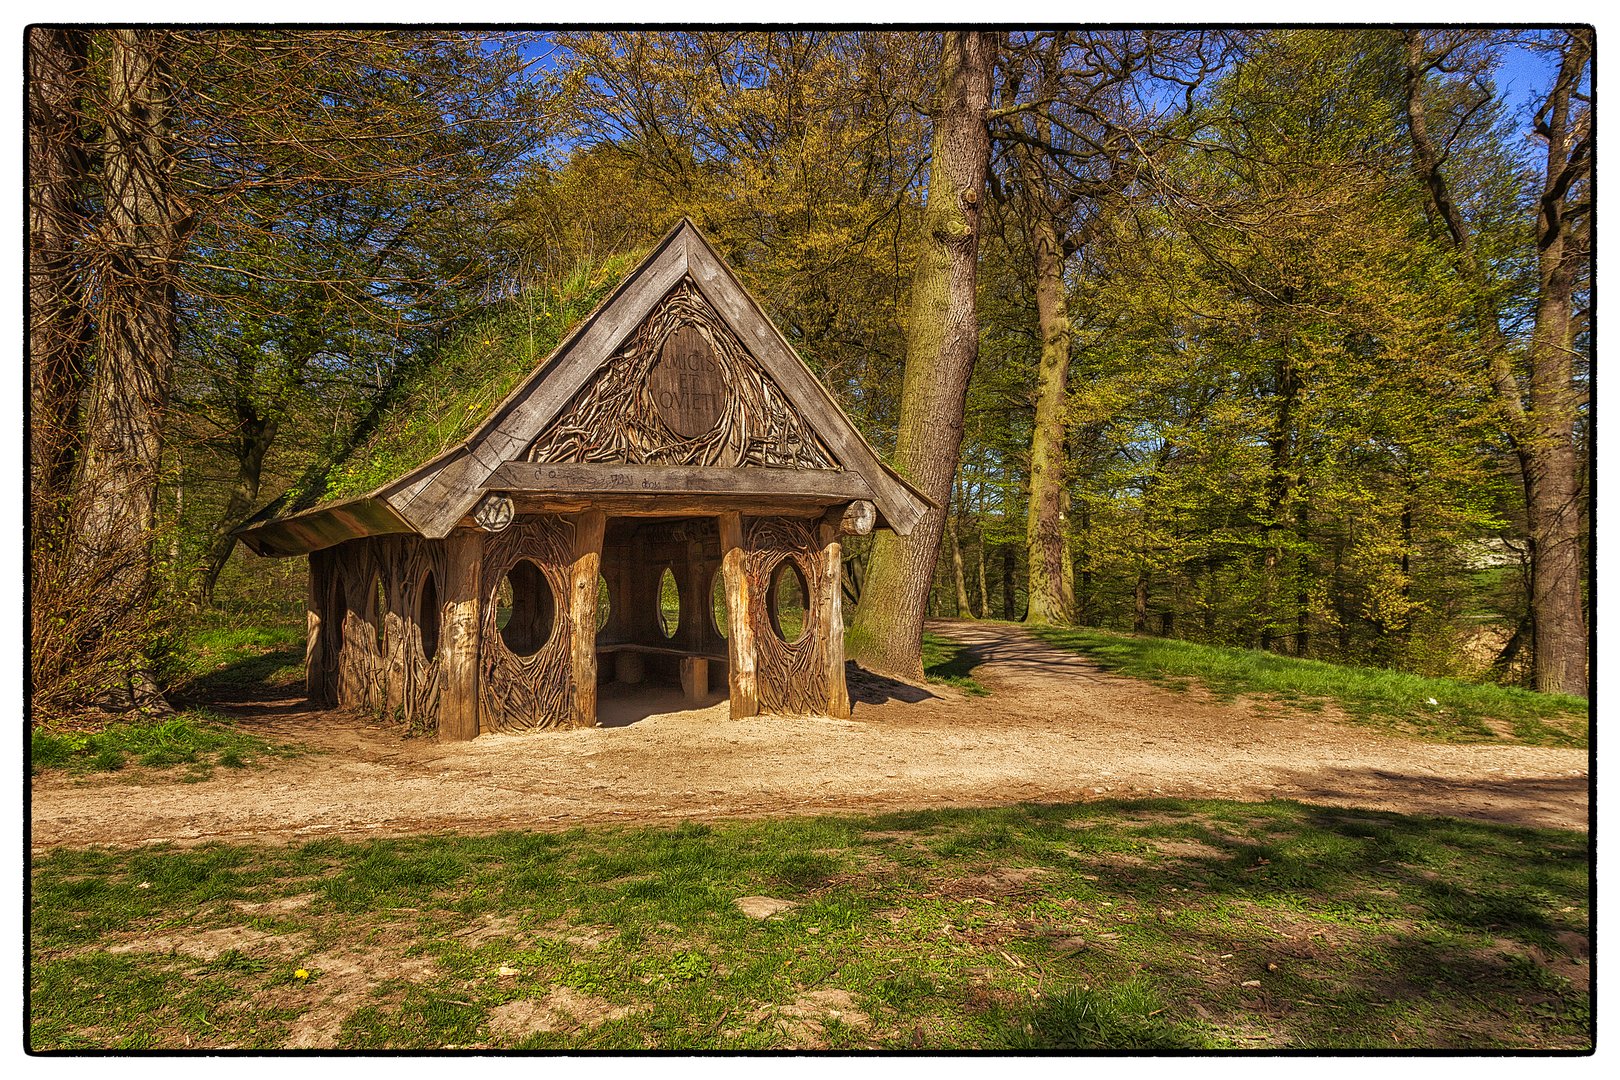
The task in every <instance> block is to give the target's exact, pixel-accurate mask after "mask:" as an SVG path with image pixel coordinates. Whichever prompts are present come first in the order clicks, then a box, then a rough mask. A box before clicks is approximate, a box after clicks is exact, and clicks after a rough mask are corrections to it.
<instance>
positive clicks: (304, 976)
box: [293, 968, 309, 979]
mask: <svg viewBox="0 0 1620 1080" xmlns="http://www.w3.org/2000/svg"><path fill="white" fill-rule="evenodd" d="M293 978H295V979H307V978H309V972H307V971H305V970H304V969H303V968H299V969H298V970H297V971H295V972H293Z"/></svg>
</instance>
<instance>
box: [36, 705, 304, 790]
mask: <svg viewBox="0 0 1620 1080" xmlns="http://www.w3.org/2000/svg"><path fill="white" fill-rule="evenodd" d="M296 753H298V749H297V748H296V747H291V746H286V745H281V744H277V743H272V742H268V741H266V740H264V739H260V738H256V737H254V736H252V735H248V734H245V733H244V732H242V731H240V730H238V729H237V728H236V727H235V726H234V725H233V724H232V723H231V721H230V720H228V719H226V718H225V717H223V716H219V715H218V714H215V713H210V712H208V711H206V710H202V709H192V710H188V711H185V712H180V713H176V714H174V715H172V716H167V717H163V718H161V719H155V720H150V719H149V720H139V721H134V722H128V723H113V724H108V725H107V726H106V727H104V728H102V729H101V730H99V731H93V732H83V731H61V730H53V729H50V728H44V727H36V728H34V729H33V730H32V731H31V732H30V733H29V746H28V757H29V765H30V768H31V770H32V771H33V773H34V775H36V776H37V775H39V774H40V773H42V772H44V771H45V770H47V769H63V770H67V771H70V772H76V773H89V772H115V771H117V770H120V769H123V768H125V767H127V766H131V765H139V766H145V767H147V768H154V769H164V768H176V767H179V766H185V771H184V773H183V774H182V776H181V778H182V779H184V780H188V781H196V780H206V779H208V778H209V777H210V776H212V775H213V771H214V769H215V767H216V766H217V767H223V768H228V769H242V768H247V767H248V766H250V765H253V764H255V763H256V762H258V761H259V760H260V759H262V758H267V757H286V756H289V755H292V754H296Z"/></svg>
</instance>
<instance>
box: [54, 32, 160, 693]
mask: <svg viewBox="0 0 1620 1080" xmlns="http://www.w3.org/2000/svg"><path fill="white" fill-rule="evenodd" d="M165 36H166V35H165V33H164V32H163V31H151V30H111V31H107V32H106V38H105V40H106V47H107V48H106V58H105V65H106V86H105V98H106V102H105V105H106V107H105V110H104V112H105V119H104V122H103V124H102V134H101V147H100V152H101V158H102V195H103V203H104V209H103V220H102V224H101V229H100V232H99V234H98V235H97V236H96V238H95V246H96V248H97V252H98V255H99V265H98V267H97V288H96V292H97V305H96V346H95V356H96V362H95V370H94V373H93V374H92V376H91V379H90V394H89V404H88V417H87V421H86V425H85V438H84V444H83V446H82V448H81V451H80V452H81V455H82V460H81V462H80V467H79V473H78V477H77V479H76V482H75V484H74V494H73V507H74V538H73V543H72V549H71V554H70V565H71V566H72V567H73V569H74V572H75V574H76V575H79V576H81V577H82V578H83V579H85V580H88V581H92V582H94V586H95V598H96V600H95V602H96V603H97V605H98V607H99V608H100V610H101V611H102V612H104V613H105V618H106V620H108V621H109V622H115V621H118V620H127V619H129V618H131V617H132V616H133V615H134V614H135V613H140V612H144V611H145V609H146V607H147V604H148V602H149V595H150V587H151V577H152V560H151V550H150V544H151V539H152V537H151V528H152V524H153V520H154V513H155V508H156V502H157V483H158V472H159V466H160V459H161V457H162V450H163V435H162V432H163V412H164V408H165V405H166V404H167V401H168V396H169V381H170V374H171V369H172V367H173V363H174V354H175V347H176V324H175V304H174V300H175V274H176V270H175V267H176V262H177V260H178V259H179V257H180V254H181V250H182V248H183V246H184V244H185V233H186V227H185V222H184V215H183V213H182V211H181V208H180V205H179V201H178V199H177V198H176V196H175V193H174V171H175V160H174V157H173V154H172V152H171V147H170V142H169V133H168V116H167V98H168V87H167V76H166V73H165V70H164V63H163V43H164V39H165ZM144 667H145V664H144V660H141V659H139V658H136V657H131V658H130V670H132V671H135V672H137V675H136V676H135V680H134V681H135V686H134V687H133V692H134V696H135V698H136V699H137V700H139V699H140V698H142V697H143V696H148V695H150V693H151V692H152V691H153V689H154V687H152V686H151V684H150V679H149V678H146V677H144V676H142V675H140V674H139V673H140V672H141V671H143V670H144Z"/></svg>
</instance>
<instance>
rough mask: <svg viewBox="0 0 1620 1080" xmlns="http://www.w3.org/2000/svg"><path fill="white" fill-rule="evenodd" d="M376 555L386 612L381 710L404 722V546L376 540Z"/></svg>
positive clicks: (392, 539)
mask: <svg viewBox="0 0 1620 1080" xmlns="http://www.w3.org/2000/svg"><path fill="white" fill-rule="evenodd" d="M372 546H373V550H374V551H375V552H376V563H377V580H378V582H379V583H381V585H382V590H383V595H384V596H385V597H387V601H388V610H387V612H386V613H385V614H383V615H382V623H381V627H380V629H381V630H382V655H381V656H380V657H379V658H378V659H379V661H380V662H381V664H382V697H383V702H382V703H383V708H385V709H386V710H387V712H388V715H389V716H390V717H398V718H403V717H404V714H405V665H406V664H408V663H409V662H410V661H409V659H408V657H407V654H406V652H405V623H406V621H407V620H406V618H405V611H404V589H403V588H402V585H403V583H404V582H403V579H404V576H405V574H404V570H405V567H404V562H405V552H404V545H403V544H402V543H401V542H400V538H399V537H397V536H384V537H379V538H377V539H375V540H373V541H372Z"/></svg>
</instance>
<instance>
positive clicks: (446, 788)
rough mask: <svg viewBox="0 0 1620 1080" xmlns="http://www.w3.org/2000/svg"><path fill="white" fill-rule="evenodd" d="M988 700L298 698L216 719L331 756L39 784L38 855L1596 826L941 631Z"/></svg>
mask: <svg viewBox="0 0 1620 1080" xmlns="http://www.w3.org/2000/svg"><path fill="white" fill-rule="evenodd" d="M932 628H933V629H935V630H936V631H938V632H940V633H943V634H947V635H949V636H952V637H956V638H958V639H960V640H962V641H965V642H967V643H968V644H969V645H971V646H972V647H973V650H974V651H975V652H976V653H977V654H978V655H979V657H980V658H981V660H982V665H983V666H981V667H980V668H978V670H976V671H975V677H976V678H978V679H979V680H980V681H981V682H983V683H984V684H985V685H986V686H988V687H990V689H991V690H992V694H991V696H989V697H985V698H974V697H963V696H960V695H958V694H956V693H955V692H953V691H950V690H945V689H939V688H934V689H932V690H930V691H921V690H917V689H915V688H911V687H905V686H903V685H900V684H895V683H888V682H886V681H884V680H879V679H875V678H872V677H871V676H868V675H865V674H864V673H860V672H856V673H855V675H854V676H853V677H852V680H851V689H852V692H853V693H854V695H855V697H856V705H855V718H854V719H853V720H849V721H839V720H827V719H782V718H778V717H752V718H749V719H746V720H732V719H730V717H729V716H728V715H727V708H726V705H725V703H724V702H723V701H717V702H716V703H715V704H714V705H711V706H709V707H707V708H704V709H701V710H682V709H681V708H680V704H681V703H680V698H679V695H678V693H677V692H675V691H662V692H657V693H651V694H649V693H646V692H642V693H639V694H636V695H634V696H619V695H616V694H609V695H608V696H607V697H606V699H605V700H604V705H603V708H602V718H603V726H601V727H597V728H593V729H588V730H579V731H561V732H534V733H531V734H525V735H486V736H482V737H480V738H479V739H477V740H475V741H473V742H470V743H443V744H441V743H438V742H436V741H434V740H431V739H409V740H402V739H401V738H400V737H399V735H398V733H397V732H396V731H395V730H394V729H392V728H388V727H383V726H380V725H377V724H375V723H373V722H370V721H368V720H366V719H365V718H363V717H359V716H355V715H352V714H346V713H341V712H327V711H312V710H310V709H308V708H307V707H306V705H305V703H304V702H303V700H302V699H292V700H285V701H263V702H253V703H245V704H241V705H236V706H222V707H221V708H222V710H223V711H227V712H229V713H231V714H232V715H234V716H236V717H238V718H239V720H240V722H241V724H242V725H243V726H244V727H245V728H246V729H248V730H250V731H252V732H254V733H256V734H260V735H263V736H265V737H267V738H270V739H275V740H286V741H294V742H299V743H303V744H305V745H306V746H308V747H310V748H312V749H315V750H319V751H321V752H319V753H313V754H309V755H305V756H302V757H298V758H294V759H290V760H285V761H274V762H271V763H270V764H269V765H268V766H267V767H263V768H254V769H249V770H246V771H236V770H231V769H217V770H215V772H214V775H213V778H212V779H211V780H208V781H205V782H202V783H195V784H183V783H177V782H176V781H175V779H174V777H173V776H172V775H170V776H165V775H162V774H157V773H153V772H151V771H149V770H132V771H131V772H130V773H128V774H101V775H97V776H94V777H88V778H82V777H81V778H72V777H67V776H61V775H52V776H47V777H43V778H36V779H35V780H34V782H33V785H32V842H33V846H34V849H35V850H43V849H46V848H50V847H54V846H58V845H64V844H66V845H75V846H77V845H86V844H108V845H116V846H128V845H136V844H146V843H161V842H165V841H173V842H178V843H182V844H189V843H201V842H206V841H210V840H221V841H230V842H269V843H282V842H300V841H303V840H307V839H311V838H314V837H319V836H329V835H331V836H343V837H350V838H354V837H367V836H393V835H401V834H407V833H421V832H438V831H460V832H495V831H500V830H505V829H562V828H569V827H572V826H575V825H587V824H601V823H606V822H667V821H678V820H681V819H685V818H693V819H711V820H712V819H718V818H726V817H757V816H765V815H774V814H818V813H833V812H842V811H881V810H895V809H912V808H924V807H941V806H986V805H997V804H1006V803H1012V802H1020V801H1078V800H1086V799H1097V798H1131V797H1140V796H1159V795H1162V796H1168V797H1187V798H1205V797H1209V798H1230V799H1243V800H1261V799H1269V798H1287V799H1299V800H1303V801H1306V802H1314V803H1324V804H1331V805H1335V806H1356V807H1365V808H1371V809H1383V810H1393V811H1399V812H1402V813H1415V814H1443V815H1452V816H1460V817H1476V818H1484V819H1489V820H1493V821H1499V822H1508V823H1515V824H1525V825H1546V826H1562V827H1565V828H1585V827H1586V825H1587V800H1588V780H1587V754H1586V752H1585V751H1583V750H1554V749H1542V748H1535V747H1521V746H1513V745H1493V746H1438V745H1427V744H1424V743H1419V742H1415V741H1412V740H1409V739H1402V738H1396V737H1392V736H1386V735H1383V734H1380V733H1379V732H1377V731H1374V730H1370V729H1367V728H1361V727H1356V726H1354V725H1351V724H1349V723H1346V722H1343V721H1341V720H1336V719H1335V718H1334V717H1333V716H1332V715H1331V714H1330V713H1327V712H1323V713H1309V712H1296V713H1290V714H1286V715H1278V714H1277V712H1276V709H1275V707H1274V706H1272V707H1268V708H1266V709H1256V708H1254V707H1252V706H1251V705H1250V704H1248V703H1245V702H1241V701H1240V702H1237V703H1234V704H1221V703H1217V702H1214V701H1211V700H1209V699H1207V698H1206V697H1202V696H1200V695H1197V694H1190V693H1175V692H1173V691H1168V690H1161V689H1158V688H1155V687H1153V686H1150V685H1148V684H1146V683H1143V682H1139V681H1137V680H1133V679H1128V678H1123V677H1120V676H1116V675H1111V674H1108V673H1107V672H1104V671H1102V670H1101V669H1099V668H1098V667H1097V666H1096V665H1094V664H1092V663H1090V662H1088V661H1087V660H1085V659H1083V658H1081V657H1077V656H1074V655H1072V654H1069V653H1066V652H1062V651H1060V650H1057V649H1053V648H1051V647H1049V646H1046V645H1044V644H1042V643H1040V642H1038V641H1035V640H1034V639H1032V638H1030V637H1029V636H1028V635H1026V634H1024V633H1023V631H1022V630H1020V629H1018V628H1016V627H1007V626H986V625H978V624H974V623H967V622H961V623H958V622H942V623H939V624H935V625H933V626H932Z"/></svg>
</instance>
